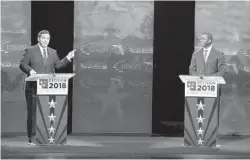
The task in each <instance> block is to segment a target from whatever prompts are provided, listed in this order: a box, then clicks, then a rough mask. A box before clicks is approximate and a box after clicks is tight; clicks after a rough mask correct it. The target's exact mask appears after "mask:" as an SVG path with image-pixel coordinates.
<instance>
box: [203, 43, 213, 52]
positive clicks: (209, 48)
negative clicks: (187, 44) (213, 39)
mask: <svg viewBox="0 0 250 160" xmlns="http://www.w3.org/2000/svg"><path fill="white" fill-rule="evenodd" d="M211 49H212V44H211V45H210V46H209V47H208V48H203V50H206V51H208V53H210V51H211Z"/></svg>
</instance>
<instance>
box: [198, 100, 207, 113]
mask: <svg viewBox="0 0 250 160" xmlns="http://www.w3.org/2000/svg"><path fill="white" fill-rule="evenodd" d="M196 106H197V107H198V111H199V110H200V109H201V110H203V111H204V106H206V105H205V104H202V102H201V101H200V103H199V104H196Z"/></svg>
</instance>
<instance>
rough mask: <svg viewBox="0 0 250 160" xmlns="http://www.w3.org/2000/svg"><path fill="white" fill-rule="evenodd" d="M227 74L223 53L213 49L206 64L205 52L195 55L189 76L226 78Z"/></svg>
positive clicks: (201, 51)
mask: <svg viewBox="0 0 250 160" xmlns="http://www.w3.org/2000/svg"><path fill="white" fill-rule="evenodd" d="M225 73H226V63H225V57H224V54H223V53H222V52H219V51H217V50H216V49H214V48H213V47H212V49H211V51H210V54H209V56H208V58H207V62H206V64H205V61H204V56H203V50H202V49H201V50H198V51H196V52H194V53H193V56H192V59H191V63H190V66H189V74H190V75H194V76H201V75H204V76H222V77H223V76H224V75H225Z"/></svg>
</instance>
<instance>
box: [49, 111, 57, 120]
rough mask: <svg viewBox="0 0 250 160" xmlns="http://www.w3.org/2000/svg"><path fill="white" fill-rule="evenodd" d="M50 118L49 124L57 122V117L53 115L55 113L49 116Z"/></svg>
mask: <svg viewBox="0 0 250 160" xmlns="http://www.w3.org/2000/svg"><path fill="white" fill-rule="evenodd" d="M48 117H49V122H50V121H53V122H55V118H56V116H54V114H53V113H51V115H50V116H48Z"/></svg>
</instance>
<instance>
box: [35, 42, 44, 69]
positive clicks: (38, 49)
mask: <svg viewBox="0 0 250 160" xmlns="http://www.w3.org/2000/svg"><path fill="white" fill-rule="evenodd" d="M36 53H37V55H38V57H40V59H41V63H42V64H43V65H44V59H43V56H42V52H41V50H40V48H39V46H38V44H37V45H36Z"/></svg>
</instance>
